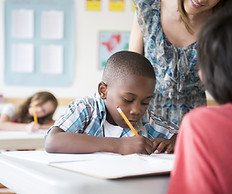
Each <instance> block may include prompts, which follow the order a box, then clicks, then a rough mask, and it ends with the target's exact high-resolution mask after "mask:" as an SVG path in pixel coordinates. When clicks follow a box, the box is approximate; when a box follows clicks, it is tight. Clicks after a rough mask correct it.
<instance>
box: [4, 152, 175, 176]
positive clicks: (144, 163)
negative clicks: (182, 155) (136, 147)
mask: <svg viewBox="0 0 232 194" xmlns="http://www.w3.org/2000/svg"><path fill="white" fill-rule="evenodd" d="M2 154H4V155H6V156H9V157H14V158H18V159H23V160H28V161H33V162H39V163H45V164H48V165H50V166H53V167H57V168H62V169H66V170H70V171H74V172H77V173H82V174H86V175H90V176H94V177H98V178H103V179H118V178H124V177H131V176H142V175H157V174H169V173H170V172H171V171H172V169H173V164H174V154H151V155H145V154H129V155H121V154H115V153H109V152H96V153H92V154H57V153H54V154H53V153H47V152H46V151H11V152H2Z"/></svg>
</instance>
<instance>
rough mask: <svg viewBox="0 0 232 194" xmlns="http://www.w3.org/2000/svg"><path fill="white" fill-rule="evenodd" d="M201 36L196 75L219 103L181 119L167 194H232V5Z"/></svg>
mask: <svg viewBox="0 0 232 194" xmlns="http://www.w3.org/2000/svg"><path fill="white" fill-rule="evenodd" d="M227 8H228V12H230V14H227V13H225V12H224V11H223V12H222V13H220V15H218V16H216V17H213V18H212V19H210V20H209V21H208V22H207V23H206V25H205V26H204V27H203V29H202V30H201V32H200V33H199V39H198V58H199V66H200V71H199V75H200V77H201V80H202V81H203V83H204V84H205V87H206V89H207V90H208V91H209V93H210V94H211V95H212V96H213V97H214V99H215V100H216V101H217V102H218V103H219V104H220V106H218V107H199V108H197V109H195V110H193V111H191V112H190V113H188V114H186V116H184V118H183V121H182V123H181V126H180V132H179V135H178V137H177V142H176V147H175V163H174V169H173V171H172V173H171V180H170V185H169V190H168V193H169V194H179V193H188V194H195V193H204V194H211V193H215V194H216V193H223V194H230V193H232V184H231V180H232V179H231V177H232V165H231V164H232V155H231V154H230V152H231V147H232V141H231V137H232V76H231V73H232V55H231V51H232V2H230V4H228V5H227Z"/></svg>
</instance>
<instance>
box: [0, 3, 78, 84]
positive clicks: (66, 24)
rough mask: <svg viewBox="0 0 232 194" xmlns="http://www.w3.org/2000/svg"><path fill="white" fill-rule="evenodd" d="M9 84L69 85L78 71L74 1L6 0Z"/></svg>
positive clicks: (6, 61) (6, 71) (7, 75)
mask: <svg viewBox="0 0 232 194" xmlns="http://www.w3.org/2000/svg"><path fill="white" fill-rule="evenodd" d="M4 9H5V10H4V12H5V13H4V14H5V68H4V71H5V74H4V80H5V83H6V84H7V85H21V86H23V85H25V86H59V87H60V86H68V85H71V83H72V81H73V72H74V48H75V40H74V30H75V27H74V23H75V11H74V10H75V6H74V0H6V1H5V5H4Z"/></svg>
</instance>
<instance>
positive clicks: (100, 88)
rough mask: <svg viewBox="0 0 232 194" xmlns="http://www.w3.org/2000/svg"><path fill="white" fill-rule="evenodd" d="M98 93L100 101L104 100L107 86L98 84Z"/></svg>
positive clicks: (101, 83)
mask: <svg viewBox="0 0 232 194" xmlns="http://www.w3.org/2000/svg"><path fill="white" fill-rule="evenodd" d="M98 93H99V95H100V97H101V99H103V100H104V99H106V94H107V85H106V84H105V83H104V82H100V83H99V84H98Z"/></svg>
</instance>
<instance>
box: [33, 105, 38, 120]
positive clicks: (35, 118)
mask: <svg viewBox="0 0 232 194" xmlns="http://www.w3.org/2000/svg"><path fill="white" fill-rule="evenodd" d="M32 108H33V115H34V122H35V123H38V119H37V115H36V108H35V105H34V104H33V105H32Z"/></svg>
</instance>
